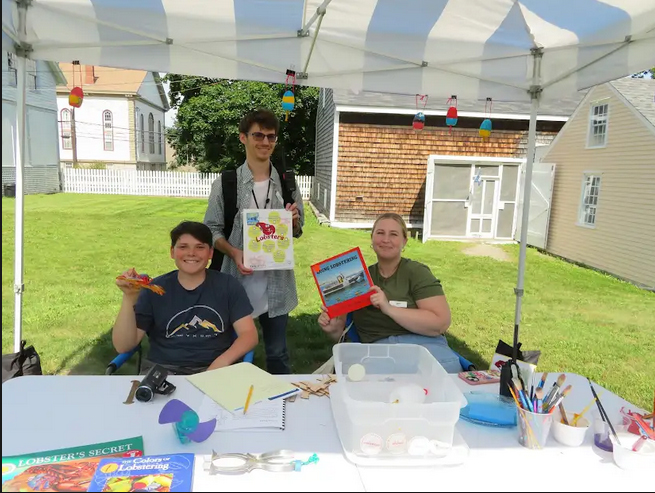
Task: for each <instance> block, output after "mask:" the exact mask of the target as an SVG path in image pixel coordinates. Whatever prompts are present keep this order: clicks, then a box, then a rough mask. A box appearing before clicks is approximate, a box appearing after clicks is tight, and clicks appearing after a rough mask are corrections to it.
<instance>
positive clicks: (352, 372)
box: [348, 363, 366, 382]
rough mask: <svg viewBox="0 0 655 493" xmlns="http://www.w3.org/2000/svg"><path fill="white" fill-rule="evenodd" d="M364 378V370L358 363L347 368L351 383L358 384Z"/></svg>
mask: <svg viewBox="0 0 655 493" xmlns="http://www.w3.org/2000/svg"><path fill="white" fill-rule="evenodd" d="M365 376H366V368H364V366H363V365H360V364H359V363H355V364H354V365H351V366H350V368H348V378H349V379H350V380H351V381H352V382H359V381H360V380H362V379H363V378H364V377H365Z"/></svg>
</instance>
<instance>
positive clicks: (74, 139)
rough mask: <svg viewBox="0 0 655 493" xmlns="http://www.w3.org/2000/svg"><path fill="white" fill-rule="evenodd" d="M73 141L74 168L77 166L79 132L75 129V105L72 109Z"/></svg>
mask: <svg viewBox="0 0 655 493" xmlns="http://www.w3.org/2000/svg"><path fill="white" fill-rule="evenodd" d="M71 141H72V144H73V168H77V132H76V131H75V107H73V109H72V111H71Z"/></svg>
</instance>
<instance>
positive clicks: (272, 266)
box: [243, 209, 294, 270]
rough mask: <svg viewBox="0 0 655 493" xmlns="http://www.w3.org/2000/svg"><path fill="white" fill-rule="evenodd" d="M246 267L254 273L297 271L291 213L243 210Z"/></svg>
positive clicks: (285, 211) (277, 210)
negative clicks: (282, 270)
mask: <svg viewBox="0 0 655 493" xmlns="http://www.w3.org/2000/svg"><path fill="white" fill-rule="evenodd" d="M243 265H244V266H246V267H247V268H249V269H253V270H281V269H293V265H294V261H293V219H292V213H291V212H290V211H287V210H284V209H245V210H244V211H243Z"/></svg>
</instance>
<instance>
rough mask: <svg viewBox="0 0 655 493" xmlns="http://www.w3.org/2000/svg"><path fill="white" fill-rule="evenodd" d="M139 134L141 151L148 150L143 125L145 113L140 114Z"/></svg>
mask: <svg viewBox="0 0 655 493" xmlns="http://www.w3.org/2000/svg"><path fill="white" fill-rule="evenodd" d="M139 134H140V135H141V152H146V130H145V126H144V125H143V113H141V114H140V115H139Z"/></svg>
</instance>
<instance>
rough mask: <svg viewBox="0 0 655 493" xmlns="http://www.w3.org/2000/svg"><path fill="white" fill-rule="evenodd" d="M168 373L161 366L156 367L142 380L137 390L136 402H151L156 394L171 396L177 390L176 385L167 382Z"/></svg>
mask: <svg viewBox="0 0 655 493" xmlns="http://www.w3.org/2000/svg"><path fill="white" fill-rule="evenodd" d="M166 377H168V371H167V370H166V369H165V368H162V367H161V366H159V365H155V366H153V367H152V368H150V370H149V371H148V373H147V374H146V376H145V377H144V378H143V380H141V383H140V384H139V387H138V388H137V389H136V394H135V397H136V400H137V401H140V402H149V401H151V400H152V399H154V397H155V394H161V395H169V394H172V393H173V391H174V390H175V385H173V384H172V383H170V382H168V381H166Z"/></svg>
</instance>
